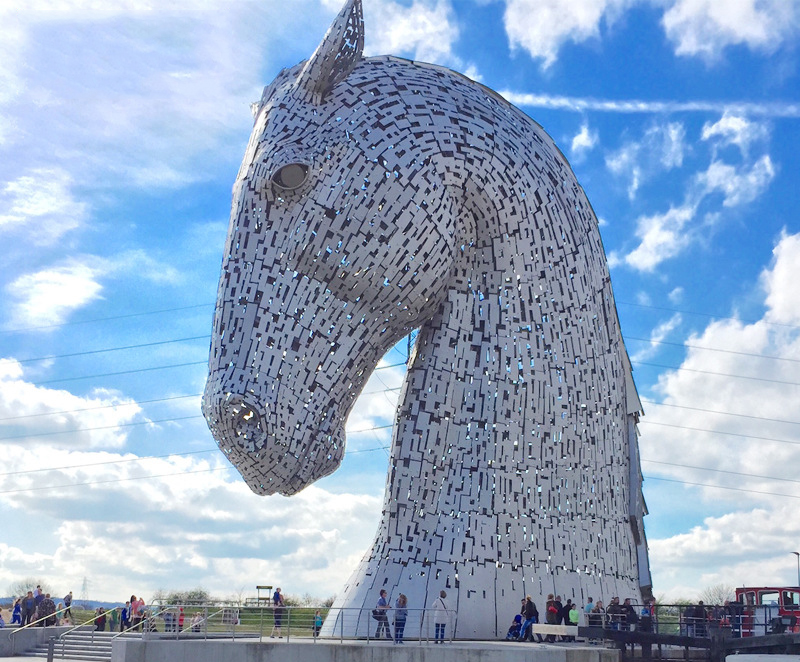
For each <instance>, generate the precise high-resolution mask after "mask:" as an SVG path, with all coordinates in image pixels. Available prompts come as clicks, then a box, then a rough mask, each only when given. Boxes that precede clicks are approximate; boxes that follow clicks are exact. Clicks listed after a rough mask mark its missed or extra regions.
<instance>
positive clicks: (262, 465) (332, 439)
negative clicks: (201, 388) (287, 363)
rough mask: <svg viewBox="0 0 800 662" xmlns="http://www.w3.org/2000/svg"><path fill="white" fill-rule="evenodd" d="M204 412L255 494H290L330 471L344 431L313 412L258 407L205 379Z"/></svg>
mask: <svg viewBox="0 0 800 662" xmlns="http://www.w3.org/2000/svg"><path fill="white" fill-rule="evenodd" d="M203 400H204V404H203V414H204V415H205V417H206V419H207V421H208V424H209V427H210V428H211V431H212V433H213V435H214V438H215V439H216V440H217V443H218V444H219V447H220V449H221V450H222V451H223V453H225V455H226V456H227V457H228V459H229V460H230V461H231V463H232V464H233V465H234V466H235V467H236V468H237V469H238V471H239V472H240V473H241V474H242V477H243V478H244V479H245V481H246V482H247V484H248V486H249V487H250V489H251V490H253V491H254V492H255V493H257V494H276V493H280V494H284V495H287V496H288V495H291V494H295V493H297V492H299V491H300V490H302V489H303V488H304V487H306V486H308V485H309V484H310V483H313V482H314V481H316V480H318V479H319V478H322V477H323V476H327V475H328V474H330V473H332V472H334V471H335V470H336V469H337V468H338V467H339V464H340V463H341V461H342V457H343V454H344V429H343V426H342V425H341V424H337V422H336V421H335V420H330V419H328V418H327V417H325V418H323V419H322V420H314V418H315V413H318V411H317V410H316V409H315V408H309V407H304V406H302V404H300V403H297V402H294V403H286V402H285V401H284V402H281V401H280V391H279V390H278V399H277V400H276V399H275V398H269V399H262V401H261V402H260V403H259V404H255V402H254V401H251V400H248V399H246V397H245V396H243V395H241V394H237V393H234V392H232V391H231V390H228V389H226V388H224V382H221V381H216V380H209V382H208V384H207V386H206V393H205V396H204V399H203Z"/></svg>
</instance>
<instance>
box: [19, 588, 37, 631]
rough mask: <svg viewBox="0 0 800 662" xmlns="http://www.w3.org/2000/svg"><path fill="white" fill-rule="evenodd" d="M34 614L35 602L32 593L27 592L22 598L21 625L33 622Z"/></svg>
mask: <svg viewBox="0 0 800 662" xmlns="http://www.w3.org/2000/svg"><path fill="white" fill-rule="evenodd" d="M34 613H36V600H35V599H34V597H33V591H28V595H26V596H25V597H24V598H22V625H27V624H28V623H30V622H31V621H33V615H34Z"/></svg>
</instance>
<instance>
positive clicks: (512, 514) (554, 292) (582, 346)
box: [203, 0, 649, 636]
mask: <svg viewBox="0 0 800 662" xmlns="http://www.w3.org/2000/svg"><path fill="white" fill-rule="evenodd" d="M362 48H363V20H362V14H361V3H360V1H359V0H349V1H348V2H347V3H346V5H345V7H344V9H343V10H342V12H341V13H340V14H339V15H338V17H337V18H336V20H335V21H334V23H333V25H332V26H331V28H330V30H329V31H328V33H327V35H326V36H325V38H324V39H323V41H322V43H321V44H320V46H319V47H318V48H317V50H316V51H315V53H314V54H313V55H312V57H311V58H310V59H309V60H308V61H307V62H304V63H301V64H299V65H297V66H295V67H294V68H291V69H288V70H284V71H282V72H281V73H280V74H279V75H278V77H277V78H276V79H275V81H273V83H272V84H270V85H269V86H268V87H267V88H265V90H264V93H263V95H262V97H261V100H260V102H259V103H258V104H254V114H255V127H254V129H253V133H252V136H251V138H250V143H249V145H248V147H247V151H246V154H245V157H244V161H243V163H242V167H241V169H240V171H239V175H238V178H237V180H236V184H235V186H234V191H233V203H232V210H231V221H230V229H229V234H228V240H227V246H226V249H225V255H224V258H223V264H222V275H221V279H220V285H219V292H218V299H217V308H216V313H215V317H214V329H213V337H212V345H211V353H210V359H209V378H208V382H207V385H206V390H205V394H204V397H203V413H204V415H205V417H206V419H207V421H208V423H209V427H210V428H211V430H212V432H213V434H214V437H215V438H216V440H217V442H218V444H219V446H220V448H221V449H222V451H223V452H224V453H225V454H226V455H227V456H228V458H229V459H230V461H231V462H232V463H233V464H234V466H236V468H237V469H238V470H239V471H240V472H241V474H242V476H243V477H244V479H245V480H246V481H247V484H248V485H249V486H250V488H251V489H252V490H253V491H255V492H257V493H259V494H274V493H281V494H284V495H291V494H294V493H296V492H297V491H299V490H301V489H303V488H304V487H306V486H307V485H309V484H310V483H312V482H314V481H315V480H317V479H319V478H320V477H322V476H325V475H327V474H329V473H331V472H332V471H334V470H335V469H336V468H337V467H338V466H339V464H340V462H341V460H342V457H343V453H344V447H345V438H344V424H345V421H346V419H347V416H348V414H349V412H350V410H351V408H352V406H353V404H354V402H355V400H356V398H357V396H358V395H359V393H360V391H361V389H362V387H363V386H364V384H365V383H366V380H367V379H368V377H369V376H370V374H371V372H372V370H373V369H374V368H375V367H376V365H377V364H378V361H379V360H380V358H381V357H382V356H383V355H384V354H385V353H386V352H387V351H388V350H389V349H390V348H391V347H392V346H393V345H394V344H395V343H396V342H398V340H400V339H401V338H402V337H403V336H405V335H406V334H408V332H409V331H410V330H412V329H415V328H419V329H420V333H419V336H418V340H417V345H416V348H415V352H414V355H413V357H412V358H411V359H410V365H409V370H408V374H407V377H406V381H405V385H404V387H403V391H402V394H401V397H400V405H399V408H398V412H397V416H396V421H395V427H394V432H393V442H392V457H391V462H390V470H389V474H388V477H387V487H386V496H385V501H384V510H383V519H382V522H381V526H380V528H379V531H378V534H377V536H376V540H375V543H374V544H373V547H372V549H371V550H370V551H369V552H368V553H367V554H366V556H365V557H364V560H362V563H361V565H360V567H359V568H358V569H357V570H356V572H355V574H354V575H353V578H352V579H351V581H350V582H349V583H348V586H347V587H346V589H345V591H344V594H343V595H342V596H340V598H339V601H338V606H358V607H362V606H364V605H369V604H370V602H371V601H373V597H374V596H375V595H376V594H377V590H378V588H388V589H390V590H391V589H393V588H396V587H400V589H402V590H403V591H404V593H406V594H407V595H408V596H409V601H410V603H412V604H414V606H420V607H421V606H424V604H425V603H426V601H427V596H428V595H429V592H431V591H432V592H433V593H438V590H439V588H441V587H443V586H446V587H449V588H450V589H451V590H453V591H455V592H456V596H457V597H456V599H455V602H454V606H455V605H457V606H458V608H459V610H461V608H462V606H463V605H470V610H469V612H470V614H471V615H470V616H469V617H464V619H462V620H461V621H459V622H460V626H459V627H461V631H462V633H463V632H468V633H471V634H481V635H484V636H488V635H489V634H492V635H494V634H496V632H497V631H499V629H502V628H503V625H502V623H504V619H505V616H502V617H501V621H502V623H501V624H500V625H498V623H497V622H496V618H497V616H496V615H497V613H498V608H500V609H502V607H501V605H500V603H501V601H503V600H505V599H507V598H508V599H509V600H510V602H509V604H511V606H512V607H513V606H514V600H511V599H510V598H511V595H510V594H512V593H518V592H520V591H522V592H527V593H531V594H536V595H542V594H544V593H547V592H553V587H554V586H557V587H558V588H557V590H558V591H559V592H561V593H562V594H565V597H567V596H569V595H571V596H572V597H573V598H574V599H581V598H582V597H584V596H583V595H582V594H583V593H584V592H586V591H588V592H590V593H594V594H596V595H601V596H602V595H603V594H604V593H606V592H612V594H624V595H630V596H636V595H638V593H639V590H640V587H641V586H647V585H648V584H649V570H648V568H647V552H646V542H645V540H644V531H643V527H642V516H643V513H644V506H643V502H642V498H641V475H640V473H639V460H638V454H637V453H638V451H637V446H636V433H635V427H634V426H635V422H636V417H637V415H638V412H639V410H640V409H641V405H640V404H639V401H638V398H637V396H636V392H635V388H634V386H633V381H632V379H631V374H630V365H629V364H628V361H627V356H626V354H625V349H624V346H623V344H622V340H621V336H620V332H619V325H618V321H617V316H616V309H615V307H614V300H613V293H612V291H611V285H610V280H609V276H608V269H607V266H606V261H605V255H604V252H603V248H602V244H601V240H600V235H599V232H598V229H597V219H596V217H595V215H594V212H593V211H592V208H591V206H590V204H589V202H588V200H587V199H586V196H585V194H584V192H583V190H582V189H581V187H580V186H579V185H578V183H577V181H576V179H575V176H574V174H573V172H572V170H571V168H570V167H569V164H568V163H567V161H566V159H565V158H564V156H563V155H562V154H561V152H560V151H559V150H558V148H557V147H556V146H555V144H554V143H553V141H552V139H551V138H550V137H549V136H548V135H547V134H546V133H545V132H544V131H543V130H542V128H541V127H540V126H539V125H538V124H536V123H535V122H533V121H532V120H531V119H530V118H528V117H527V116H525V115H524V114H523V113H521V112H520V111H519V110H517V109H516V108H514V107H513V106H511V105H510V104H508V103H507V102H506V101H505V100H504V99H502V98H501V97H499V96H498V95H497V94H496V93H494V92H492V91H491V90H489V89H488V88H485V87H483V86H481V85H479V84H477V83H475V82H474V81H471V80H469V79H467V78H465V77H464V76H461V75H460V74H457V73H455V72H452V71H449V70H447V69H444V68H442V67H438V66H434V65H429V64H420V63H415V62H410V61H407V60H402V59H399V58H394V57H390V56H383V57H370V58H365V57H363V56H362ZM433 593H431V594H433ZM514 599H516V596H514ZM373 604H374V601H373ZM516 604H518V602H517V603H516ZM476 606H477V608H476ZM342 614H344V612H342ZM489 614H491V617H489ZM342 618H344V616H342ZM354 618H355V617H354ZM365 622H366V627H369V618H368V617H367V618H366V621H365V620H364V619H363V616H362V617H361V618H355V620H354V621H352V622H349V621H348V625H347V627H348V628H349V629H350V630H352V632H359V631H361V630H363V628H364V627H365ZM326 627H327V623H326ZM407 631H408V630H407ZM337 632H338V629H337Z"/></svg>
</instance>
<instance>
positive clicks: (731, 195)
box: [697, 155, 775, 207]
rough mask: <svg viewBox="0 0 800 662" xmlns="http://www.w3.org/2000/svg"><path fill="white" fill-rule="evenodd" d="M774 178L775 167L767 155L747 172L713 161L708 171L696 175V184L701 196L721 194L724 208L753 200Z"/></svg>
mask: <svg viewBox="0 0 800 662" xmlns="http://www.w3.org/2000/svg"><path fill="white" fill-rule="evenodd" d="M774 177H775V166H774V165H773V164H772V160H771V159H770V157H769V155H764V156H762V157H761V158H760V159H759V160H758V161H756V162H755V163H754V164H753V166H752V167H751V168H750V169H749V170H747V169H744V168H742V169H737V168H735V167H734V166H731V165H728V164H727V163H723V162H721V161H713V162H712V163H711V165H710V166H709V167H708V170H706V171H705V172H702V173H700V174H698V176H697V182H698V184H699V185H700V187H701V189H702V193H701V195H710V194H711V193H714V192H718V193H722V194H723V195H724V200H723V202H722V204H723V205H724V206H725V207H735V206H737V205H742V204H745V203H747V202H752V201H753V200H755V199H756V198H757V197H758V196H759V195H761V194H762V193H763V192H764V191H765V190H766V188H767V187H768V186H769V184H770V182H771V181H772V180H773V178H774Z"/></svg>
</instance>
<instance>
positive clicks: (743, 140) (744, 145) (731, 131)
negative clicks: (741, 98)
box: [701, 111, 769, 158]
mask: <svg viewBox="0 0 800 662" xmlns="http://www.w3.org/2000/svg"><path fill="white" fill-rule="evenodd" d="M768 135H769V132H768V130H767V127H766V126H765V125H764V124H762V123H760V122H752V121H750V120H748V119H747V118H746V117H742V116H740V115H736V114H734V113H731V112H729V111H726V112H725V113H723V115H722V117H721V118H720V119H719V120H718V121H717V122H714V123H713V124H712V123H711V122H706V123H705V124H704V125H703V133H702V136H701V137H702V139H703V140H710V141H712V142H713V143H714V145H715V148H716V147H717V146H720V147H724V146H726V145H736V146H737V147H738V148H739V150H740V151H741V153H742V156H743V157H744V158H747V156H748V154H749V150H750V145H751V144H752V143H754V142H757V141H760V140H764V139H765V138H766V137H767V136H768Z"/></svg>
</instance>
